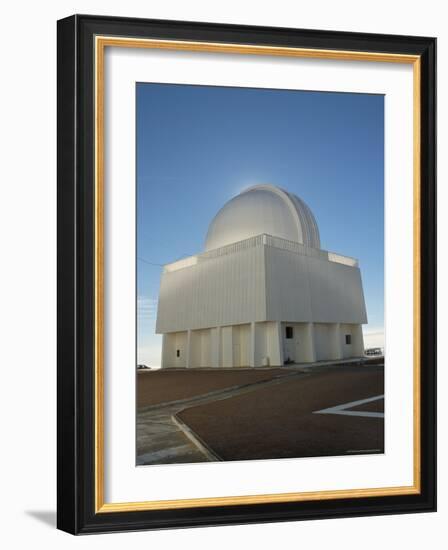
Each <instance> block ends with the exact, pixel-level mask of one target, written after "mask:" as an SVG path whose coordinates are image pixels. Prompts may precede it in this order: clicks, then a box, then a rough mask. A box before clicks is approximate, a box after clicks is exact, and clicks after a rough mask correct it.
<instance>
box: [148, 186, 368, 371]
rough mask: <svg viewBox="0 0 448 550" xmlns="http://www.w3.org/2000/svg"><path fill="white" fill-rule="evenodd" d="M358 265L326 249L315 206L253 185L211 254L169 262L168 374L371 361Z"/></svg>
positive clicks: (224, 214)
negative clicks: (355, 359) (204, 369)
mask: <svg viewBox="0 0 448 550" xmlns="http://www.w3.org/2000/svg"><path fill="white" fill-rule="evenodd" d="M366 322H367V317H366V308H365V303H364V294H363V289H362V282H361V274H360V270H359V267H358V262H357V260H355V259H353V258H348V257H346V256H341V255H339V254H335V253H332V252H327V251H325V250H321V248H320V237H319V230H318V227H317V223H316V220H315V219H314V216H313V214H312V212H311V210H310V209H309V208H308V206H307V205H306V204H305V203H304V202H303V201H302V200H301V199H299V198H298V197H297V196H296V195H293V194H292V193H288V192H287V191H284V190H283V189H280V188H279V187H275V186H272V185H257V186H255V187H251V188H249V189H247V190H246V191H243V192H242V193H241V194H239V195H237V196H236V197H234V198H233V199H231V200H230V201H229V202H228V203H226V204H225V205H224V207H223V208H222V209H221V210H220V211H219V212H218V214H217V215H216V216H215V218H214V219H213V220H212V222H211V224H210V227H209V230H208V233H207V238H206V243H205V251H204V252H203V253H201V254H198V255H196V256H191V257H188V258H184V259H181V260H179V261H177V262H174V263H171V264H167V265H165V266H164V271H163V274H162V280H161V287H160V295H159V303H158V311H157V324H156V332H157V333H159V334H163V345H162V368H170V367H172V368H180V367H186V368H189V367H249V366H251V367H266V366H281V365H284V364H285V363H307V362H314V361H320V360H339V359H344V358H349V357H361V356H363V354H364V343H363V336H362V328H361V325H362V324H363V323H366Z"/></svg>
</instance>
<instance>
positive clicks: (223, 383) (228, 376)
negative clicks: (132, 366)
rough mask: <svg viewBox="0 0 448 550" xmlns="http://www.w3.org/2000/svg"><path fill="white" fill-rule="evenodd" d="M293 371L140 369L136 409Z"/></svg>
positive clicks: (279, 369)
mask: <svg viewBox="0 0 448 550" xmlns="http://www.w3.org/2000/svg"><path fill="white" fill-rule="evenodd" d="M285 374H290V372H289V371H288V370H287V369H281V368H272V369H253V368H242V369H241V370H239V369H229V370H226V369H194V370H193V369H190V370H187V369H182V370H180V369H179V370H176V369H166V370H156V371H145V370H143V371H137V408H139V409H141V408H144V407H149V406H153V405H158V404H162V403H166V402H170V401H177V400H179V399H188V398H191V397H195V396H197V395H202V394H205V393H209V392H212V391H217V390H221V389H224V388H229V387H232V386H238V385H241V384H248V383H252V382H259V381H261V380H270V379H271V378H275V377H277V376H284V375H285Z"/></svg>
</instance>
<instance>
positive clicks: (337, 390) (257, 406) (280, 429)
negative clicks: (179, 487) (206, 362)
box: [177, 366, 384, 460]
mask: <svg viewBox="0 0 448 550" xmlns="http://www.w3.org/2000/svg"><path fill="white" fill-rule="evenodd" d="M212 376H215V373H213V374H212ZM179 380H180V379H179ZM223 380H224V378H223ZM383 393H384V376H383V367H382V366H356V367H353V366H346V367H342V366H340V367H337V368H331V369H323V370H320V371H319V370H316V371H314V372H313V371H311V372H310V373H309V374H303V375H302V376H297V377H295V378H291V379H288V380H286V379H285V381H282V382H280V383H279V384H276V385H275V386H270V387H260V388H259V389H257V390H255V391H252V392H249V393H246V394H243V395H237V396H234V397H230V398H227V399H222V400H219V401H214V402H210V403H206V404H203V405H198V406H193V407H191V408H188V409H185V410H183V411H181V412H179V413H178V415H177V416H178V417H179V418H180V420H181V421H182V422H184V423H185V424H186V425H187V426H188V427H189V428H190V429H191V430H192V431H193V432H194V434H196V435H197V436H198V437H199V438H200V439H201V440H202V441H203V442H205V443H206V444H207V446H208V447H209V448H210V449H211V450H212V451H213V452H214V453H215V454H216V455H218V456H219V457H220V458H221V459H222V460H249V459H270V458H286V457H307V456H329V455H345V454H354V453H359V452H369V453H374V452H376V453H378V452H384V420H383V418H376V417H368V416H367V417H366V416H347V415H342V414H316V412H317V411H319V410H322V409H326V408H329V407H335V406H339V405H344V404H347V403H350V402H353V401H358V400H362V399H367V398H370V397H374V396H379V395H382V394H383ZM383 407H384V401H383V400H382V399H378V400H377V401H373V402H370V403H368V404H364V405H362V404H361V405H359V406H358V407H356V406H354V407H353V408H351V409H350V410H352V411H355V412H357V411H360V412H362V411H370V412H382V411H383Z"/></svg>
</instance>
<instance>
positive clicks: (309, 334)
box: [304, 323, 316, 363]
mask: <svg viewBox="0 0 448 550" xmlns="http://www.w3.org/2000/svg"><path fill="white" fill-rule="evenodd" d="M305 334H306V338H305V342H304V344H305V345H304V347H305V357H306V359H305V361H306V362H307V363H314V362H315V361H316V345H315V343H314V323H307V324H306V328H305Z"/></svg>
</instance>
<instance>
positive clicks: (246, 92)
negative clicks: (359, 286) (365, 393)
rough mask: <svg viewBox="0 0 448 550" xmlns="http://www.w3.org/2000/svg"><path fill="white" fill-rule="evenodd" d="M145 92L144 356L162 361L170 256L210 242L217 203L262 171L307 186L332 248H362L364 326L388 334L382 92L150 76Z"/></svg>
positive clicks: (140, 160)
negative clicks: (178, 81)
mask: <svg viewBox="0 0 448 550" xmlns="http://www.w3.org/2000/svg"><path fill="white" fill-rule="evenodd" d="M136 94H137V108H136V117H137V118H136V122H137V257H138V258H137V306H138V307H137V312H138V315H137V320H138V338H137V340H138V354H137V356H138V362H143V363H145V364H147V365H150V366H158V365H160V352H161V337H160V336H158V335H155V333H154V331H155V319H156V313H157V296H158V291H159V284H160V276H161V272H162V267H161V265H163V264H165V263H169V262H172V261H175V260H177V259H179V258H181V257H183V256H189V255H193V254H197V253H199V252H201V251H202V250H203V246H204V240H205V236H206V233H207V228H208V225H209V223H210V221H211V220H212V218H213V217H214V215H215V214H216V212H217V211H218V210H219V209H220V208H221V207H222V206H223V205H224V204H225V202H226V201H228V200H229V199H231V198H232V197H233V196H234V195H236V194H238V193H239V192H240V191H241V190H243V189H244V188H246V187H248V186H250V185H255V184H258V183H271V184H273V185H278V186H280V187H283V188H285V189H286V190H288V191H291V192H292V193H295V194H296V195H298V196H299V197H300V198H302V199H303V200H304V201H305V202H306V203H307V204H308V206H309V207H310V208H311V210H312V211H313V213H314V216H315V217H316V220H317V223H318V226H319V230H320V237H321V246H322V248H323V249H326V250H330V251H332V252H338V253H340V254H343V255H347V256H353V257H355V258H358V259H359V263H360V268H361V275H362V280H363V287H364V294H365V299H366V306H367V315H368V319H369V324H368V326H367V330H366V328H365V329H364V330H365V332H371V333H375V334H376V335H378V334H380V335H381V334H382V332H383V325H384V320H383V318H384V315H383V311H384V288H383V286H384V257H383V256H384V246H383V245H384V97H383V96H382V95H367V94H349V93H329V92H302V91H293V90H291V91H290V90H265V89H251V88H224V87H213V86H187V85H172V84H150V83H139V84H137V91H136ZM380 339H381V336H380ZM373 345H375V344H373ZM380 345H382V344H380Z"/></svg>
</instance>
